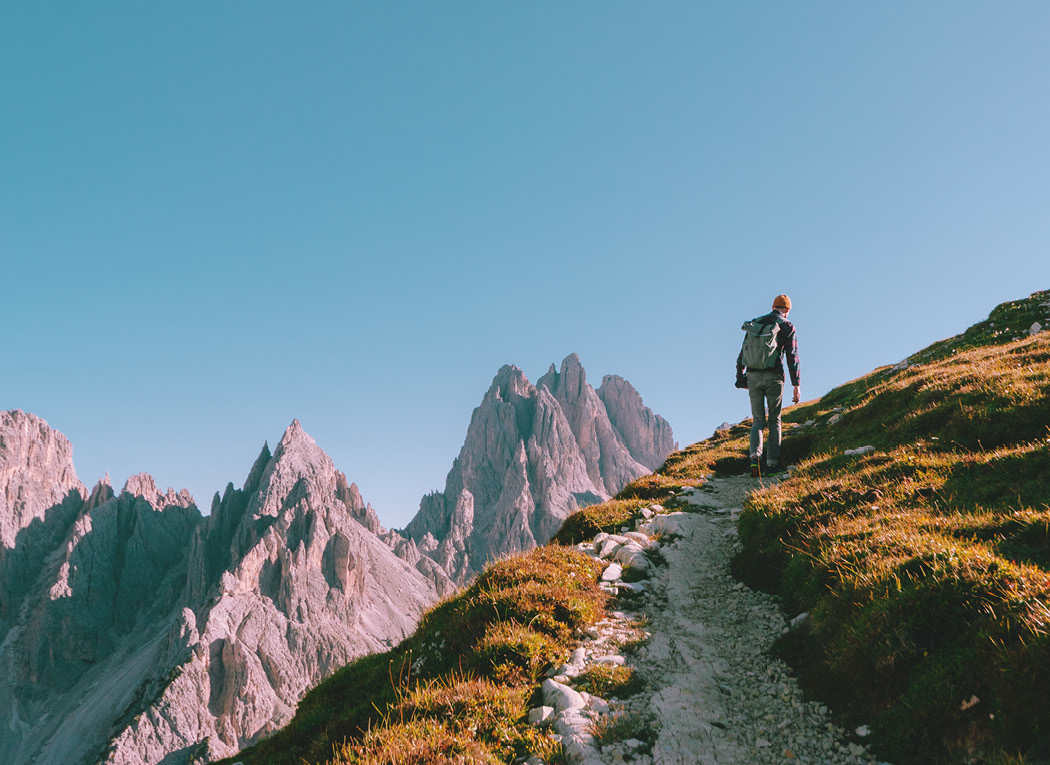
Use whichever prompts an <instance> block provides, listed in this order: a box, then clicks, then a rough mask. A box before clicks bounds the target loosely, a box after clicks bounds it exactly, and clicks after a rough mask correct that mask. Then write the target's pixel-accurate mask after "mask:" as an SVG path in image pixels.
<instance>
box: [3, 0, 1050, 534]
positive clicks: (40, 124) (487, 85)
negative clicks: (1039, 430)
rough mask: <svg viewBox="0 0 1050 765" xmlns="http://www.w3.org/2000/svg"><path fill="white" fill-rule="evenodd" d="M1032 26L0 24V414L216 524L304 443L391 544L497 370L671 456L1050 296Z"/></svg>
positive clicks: (397, 17)
mask: <svg viewBox="0 0 1050 765" xmlns="http://www.w3.org/2000/svg"><path fill="white" fill-rule="evenodd" d="M1048 29H1050V5H1047V4H1046V3H1035V2H1031V3H1025V2H1013V3H1008V4H993V3H972V2H957V1H954V0H953V2H930V3H918V4H913V3H838V2H819V3H812V2H811V3H802V2H799V3H783V2H749V3H713V2H712V3H700V2H680V3H663V2H658V3H639V2H609V1H607V0H602V1H601V2H572V3H560V2H559V3H555V2H537V3H507V2H487V1H486V2H393V3H365V2H317V3H308V4H302V3H284V2H280V3H279V2H259V1H258V0H256V1H253V2H250V3H249V2H223V3H205V2H188V3H167V4H159V3H131V2H110V3H76V4H68V3H67V4H55V3H47V2H40V3H7V4H5V6H4V7H3V9H0V266H2V270H0V276H2V282H0V284H2V295H3V303H2V311H3V327H4V329H3V333H2V336H0V349H2V350H0V358H2V359H3V364H2V374H0V408H3V409H12V408H20V409H24V410H28V411H31V412H34V413H35V414H38V415H40V416H41V417H44V418H45V419H46V420H48V421H49V423H50V424H51V425H52V426H53V427H56V428H58V429H59V430H61V431H62V432H64V433H65V434H66V435H67V436H68V437H69V438H70V439H71V440H72V442H73V445H74V458H75V461H76V465H77V471H78V473H79V475H80V477H81V479H82V480H83V481H84V482H85V483H87V484H89V485H91V484H93V483H94V482H95V481H96V480H97V479H98V478H99V477H100V476H101V475H102V473H104V472H106V471H109V472H110V473H111V474H112V477H113V480H114V482H115V483H116V484H117V485H118V488H119V486H120V485H122V484H123V481H124V480H125V479H126V478H127V476H128V475H129V474H132V473H136V472H138V471H141V470H145V471H148V472H150V473H152V474H153V475H154V476H156V478H157V480H158V482H159V483H161V484H162V485H165V486H167V485H172V486H175V487H176V488H179V487H187V488H189V489H190V491H192V492H193V494H194V496H195V497H196V498H197V501H198V504H199V506H201V509H202V510H203V511H205V512H206V511H207V509H208V507H209V503H210V499H211V495H212V493H213V492H214V491H216V490H221V489H222V488H223V487H224V486H225V485H226V483H227V482H228V481H233V482H234V483H235V484H236V485H238V486H240V485H241V483H242V482H243V480H244V478H245V476H246V475H247V472H248V469H249V468H250V466H251V463H252V461H253V459H254V458H255V456H256V454H257V452H258V450H259V448H260V447H261V445H262V443H263V442H264V441H267V440H268V441H269V442H270V444H271V446H272V445H274V444H275V443H276V442H277V440H278V439H279V438H280V436H281V434H282V432H283V431H284V428H285V427H286V426H287V425H288V423H289V422H290V421H291V420H292V419H293V418H295V417H298V418H299V419H300V420H301V421H302V423H303V426H304V427H305V428H306V430H307V431H308V432H309V433H311V434H312V435H313V436H314V437H315V438H316V439H317V441H318V442H319V443H320V445H321V446H322V447H324V448H325V449H326V450H327V451H328V452H329V454H331V455H332V457H333V459H334V460H335V463H336V465H337V466H338V467H339V468H340V469H342V470H343V471H344V472H346V473H347V474H348V476H349V477H350V479H351V480H354V481H356V482H357V483H358V484H359V486H360V487H361V489H362V492H363V494H364V496H365V499H366V500H367V501H369V502H371V503H372V504H373V505H375V507H376V508H377V510H378V512H379V514H380V517H381V519H382V520H383V522H384V523H385V524H386V525H391V526H400V525H403V524H404V523H405V522H406V521H407V520H408V519H409V518H410V517H411V515H412V514H413V513H414V511H415V509H416V508H417V506H418V501H419V498H420V496H421V495H422V494H423V493H425V492H426V491H429V490H431V489H435V488H440V487H442V486H443V484H444V478H445V474H446V472H447V471H448V469H449V468H450V467H451V463H452V459H453V458H454V457H455V456H456V454H458V452H459V448H460V446H461V445H462V441H463V436H464V434H465V432H466V428H467V424H468V422H469V419H470V414H471V411H472V409H473V408H474V407H475V406H476V405H477V404H478V403H479V401H480V399H481V396H482V394H483V393H484V391H485V390H486V388H487V387H488V385H489V383H490V381H491V380H492V377H493V375H494V374H495V372H496V370H497V369H498V368H499V367H500V366H501V365H502V364H505V363H514V364H517V365H518V366H520V367H521V368H522V369H523V370H524V371H525V373H526V374H527V375H528V376H529V377H530V379H532V380H535V379H536V378H537V377H538V376H539V375H540V374H542V373H543V372H544V371H545V370H546V368H547V365H548V364H549V363H551V362H560V360H561V359H562V358H563V357H564V356H566V355H567V354H569V353H571V352H577V353H579V354H580V356H581V358H582V360H583V363H584V366H585V367H586V369H587V371H588V373H589V377H590V379H591V381H592V382H593V383H594V384H597V383H598V382H599V381H600V379H601V376H602V375H604V374H607V373H615V374H619V375H622V376H623V377H626V378H627V379H628V380H630V381H631V382H632V383H633V384H634V385H635V386H636V387H637V388H638V389H639V391H640V392H641V394H642V396H643V397H644V399H645V401H646V403H647V404H649V405H650V406H652V407H653V408H654V409H655V410H656V411H657V412H658V413H660V414H662V415H663V416H665V417H666V418H667V419H668V420H670V422H671V424H672V425H673V427H674V430H675V434H676V437H677V438H678V439H679V440H680V441H681V442H682V443H683V444H686V443H691V442H693V441H696V440H699V439H701V438H704V437H706V436H708V435H709V434H710V433H711V431H712V430H713V429H714V427H715V426H716V425H717V424H719V423H720V422H722V421H724V420H729V421H738V420H740V419H743V418H744V417H745V416H747V414H748V407H747V398H746V395H745V394H744V393H743V392H741V391H737V390H735V389H734V388H733V361H734V359H735V356H736V352H737V350H738V348H739V342H740V331H739V326H740V323H741V321H743V320H744V319H746V318H749V317H751V316H754V315H757V314H759V313H761V312H763V311H764V310H767V309H768V306H769V304H770V302H771V299H772V297H773V296H774V295H776V294H777V293H780V292H786V293H788V294H789V295H791V297H792V298H793V300H794V302H795V310H794V311H793V313H792V319H793V320H794V321H795V322H796V324H797V326H798V330H799V337H800V348H801V358H802V372H803V395H804V397H805V398H807V399H808V398H815V397H817V396H819V395H821V394H823V393H825V392H826V391H827V390H829V389H830V388H832V387H834V386H835V385H837V384H839V383H841V382H844V381H846V380H849V379H852V378H854V377H856V376H858V375H861V374H863V373H865V372H867V371H869V370H871V369H872V368H874V367H875V366H878V365H881V364H886V363H895V362H897V361H898V360H900V359H901V358H903V357H904V356H906V355H908V354H910V353H911V352H913V351H915V350H917V349H918V348H920V347H922V346H924V345H926V344H928V343H930V342H932V341H934V340H937V339H940V338H942V337H946V336H948V335H951V334H955V333H957V332H959V331H961V330H962V329H964V328H965V327H967V326H968V325H970V324H972V323H973V322H975V321H978V320H980V319H982V318H984V316H986V315H987V313H988V311H989V310H990V309H991V308H992V307H993V306H995V305H996V304H997V303H999V302H1002V301H1004V300H1008V299H1014V298H1018V297H1023V296H1026V295H1028V294H1029V293H1031V292H1033V291H1035V290H1038V289H1045V288H1047V287H1050V258H1048V243H1050V148H1048V143H1047V137H1048V136H1050V45H1047V44H1046V43H1047V37H1046V32H1047V30H1048Z"/></svg>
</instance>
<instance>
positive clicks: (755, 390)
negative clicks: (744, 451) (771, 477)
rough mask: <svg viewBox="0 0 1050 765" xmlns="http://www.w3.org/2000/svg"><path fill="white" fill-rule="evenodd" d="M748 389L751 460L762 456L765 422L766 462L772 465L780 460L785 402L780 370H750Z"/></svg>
mask: <svg viewBox="0 0 1050 765" xmlns="http://www.w3.org/2000/svg"><path fill="white" fill-rule="evenodd" d="M747 392H748V395H749V396H750V397H751V416H752V417H753V418H754V422H753V423H752V425H751V449H750V455H751V460H752V462H757V461H758V460H759V459H761V458H762V431H763V430H764V429H765V427H766V424H767V422H768V424H769V445H768V447H767V449H766V464H767V465H775V464H776V463H777V462H778V461H779V460H780V410H781V409H782V408H783V406H784V381H783V380H781V379H780V375H779V374H777V373H776V372H772V371H769V370H766V369H758V370H755V371H754V372H751V371H749V372H748V373H747ZM767 406H768V415H767V410H766V407H767Z"/></svg>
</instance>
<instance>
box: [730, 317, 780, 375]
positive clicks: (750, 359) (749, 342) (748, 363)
mask: <svg viewBox="0 0 1050 765" xmlns="http://www.w3.org/2000/svg"><path fill="white" fill-rule="evenodd" d="M740 329H742V330H744V344H743V347H742V348H741V350H740V353H741V355H742V359H741V361H742V362H743V364H744V366H745V367H747V368H748V369H770V368H772V367H773V366H774V364H775V363H776V360H777V356H778V355H779V354H778V348H777V334H778V333H779V332H780V319H779V318H776V317H773V316H769V315H766V316H759V317H758V318H757V319H751V321H745V322H744V323H743V324H742V325H741V326H740Z"/></svg>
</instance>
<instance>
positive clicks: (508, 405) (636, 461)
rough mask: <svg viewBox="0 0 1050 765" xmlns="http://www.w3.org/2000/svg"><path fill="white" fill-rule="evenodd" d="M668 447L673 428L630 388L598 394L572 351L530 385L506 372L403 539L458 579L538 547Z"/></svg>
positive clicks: (617, 385) (620, 383)
mask: <svg viewBox="0 0 1050 765" xmlns="http://www.w3.org/2000/svg"><path fill="white" fill-rule="evenodd" d="M674 447H675V444H674V440H673V437H672V433H671V426H670V425H669V424H668V423H667V421H666V420H664V419H663V418H662V417H659V416H658V415H656V414H654V413H653V412H652V411H651V410H650V409H648V408H646V407H645V405H644V404H643V403H642V399H641V397H640V396H639V395H638V393H637V391H635V390H634V388H633V387H631V385H630V383H628V382H627V381H626V380H623V379H622V378H619V377H611V376H610V377H607V378H606V379H605V381H604V382H603V385H602V389H601V390H599V391H596V390H595V389H594V388H593V387H592V386H591V385H590V384H589V383H588V382H587V376H586V373H585V372H584V369H583V366H582V364H581V363H580V359H579V357H578V356H576V354H572V355H570V356H568V357H567V358H566V359H565V360H564V361H563V362H562V364H561V369H560V371H559V370H555V368H554V365H551V368H550V370H549V371H548V372H547V374H545V375H543V376H542V377H541V378H540V379H539V380H538V381H537V383H536V385H532V384H531V383H530V382H529V381H528V379H527V378H526V377H525V374H524V373H523V372H522V371H521V370H520V369H518V368H517V367H515V366H510V365H508V366H504V367H503V368H502V369H500V370H499V372H498V373H497V374H496V377H495V378H494V379H493V381H492V385H491V386H490V387H489V389H488V391H487V392H486V393H485V395H484V397H483V398H482V401H481V404H480V405H479V406H478V407H477V408H476V409H475V410H474V413H473V415H472V416H471V420H470V426H469V427H468V429H467V436H466V440H465V441H464V444H463V448H462V449H461V450H460V453H459V457H457V458H456V460H455V461H454V463H453V465H452V469H451V470H450V471H449V474H448V477H447V478H446V481H445V489H444V491H442V492H434V493H432V494H428V495H427V496H425V497H424V498H423V499H422V501H421V502H420V508H419V512H418V513H417V514H416V516H415V517H414V518H413V519H412V521H411V522H410V523H409V524H408V526H407V527H406V529H405V532H404V533H405V536H406V537H408V538H409V539H411V540H412V541H413V542H414V543H415V544H416V546H417V549H418V550H419V552H421V553H423V554H425V555H426V556H428V557H429V558H430V559H432V560H434V561H436V562H437V563H438V564H440V565H441V567H442V569H443V570H444V571H445V572H446V573H447V574H448V576H449V577H450V578H451V579H452V580H453V581H454V582H457V583H463V582H465V581H466V580H467V579H469V578H470V577H471V576H473V575H474V574H475V573H477V572H478V571H480V570H481V568H482V567H483V566H484V565H485V563H486V562H488V561H489V560H491V559H493V558H496V557H498V556H501V555H504V554H507V553H515V552H520V551H522V550H528V549H531V548H532V547H535V546H536V545H538V544H542V543H544V542H546V541H547V540H548V539H549V538H550V537H551V536H552V535H553V534H554V532H555V531H557V529H558V528H559V526H560V525H561V522H562V521H563V520H564V519H565V518H566V517H567V516H568V515H570V514H571V513H572V512H574V511H575V510H577V509H578V508H580V507H584V506H587V505H591V504H595V503H597V502H600V501H603V500H605V499H608V498H609V497H610V496H612V495H613V494H615V493H616V492H618V491H619V490H620V489H621V488H622V487H623V486H624V485H625V484H627V483H628V482H630V481H632V480H634V479H635V478H638V477H639V476H642V475H645V474H647V473H650V472H652V470H653V469H654V468H655V467H658V466H659V465H660V464H661V463H662V462H663V460H664V459H665V458H666V457H667V455H668V454H670V453H671V451H673V449H674Z"/></svg>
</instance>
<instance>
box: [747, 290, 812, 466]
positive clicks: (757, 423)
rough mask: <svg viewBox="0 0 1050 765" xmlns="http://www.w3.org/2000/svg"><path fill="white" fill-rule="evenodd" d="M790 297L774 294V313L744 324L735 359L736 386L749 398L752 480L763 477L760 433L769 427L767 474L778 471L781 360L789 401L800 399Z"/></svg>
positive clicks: (796, 342)
mask: <svg viewBox="0 0 1050 765" xmlns="http://www.w3.org/2000/svg"><path fill="white" fill-rule="evenodd" d="M789 313H791V298H789V297H788V296H787V295H777V296H776V297H775V298H774V299H773V310H772V311H771V312H770V313H768V314H766V315H765V316H759V317H757V318H755V319H752V320H751V321H746V322H744V325H743V327H742V329H743V330H744V332H745V333H746V334H745V335H744V343H743V346H742V347H741V349H740V355H739V356H737V359H736V387H738V388H747V391H748V395H749V396H750V397H751V415H752V417H753V418H754V420H753V422H752V424H751V445H750V448H749V450H748V452H749V456H750V457H751V477H752V478H758V477H759V476H760V475H761V474H762V468H761V464H762V431H763V430H764V429H765V428H766V424H767V423H768V425H769V443H768V445H767V448H766V471H765V472H766V473H767V474H772V473H779V472H780V469H781V468H780V412H781V409H782V408H783V403H784V382H785V379H784V360H785V359H786V360H787V368H788V373H789V374H790V375H791V384H792V385H793V386H794V391H793V395H792V397H791V400H792V402H793V403H795V404H797V403H798V402H799V401H800V400H801V399H802V389H801V387H800V386H799V369H798V337H797V335H796V334H795V325H794V324H792V323H791V322H790V321H788V320H787V318H788V314H789Z"/></svg>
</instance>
